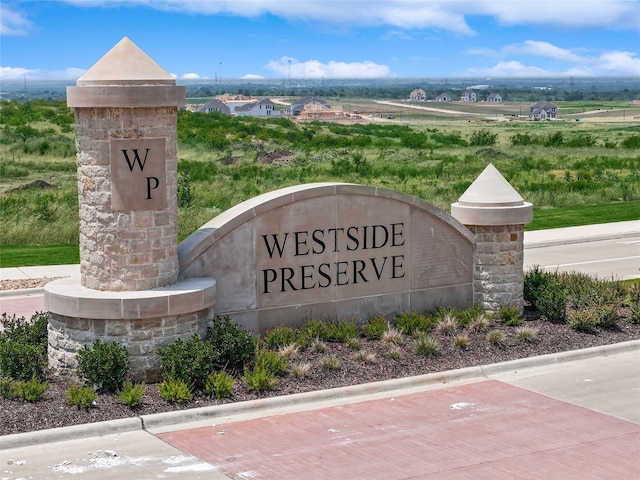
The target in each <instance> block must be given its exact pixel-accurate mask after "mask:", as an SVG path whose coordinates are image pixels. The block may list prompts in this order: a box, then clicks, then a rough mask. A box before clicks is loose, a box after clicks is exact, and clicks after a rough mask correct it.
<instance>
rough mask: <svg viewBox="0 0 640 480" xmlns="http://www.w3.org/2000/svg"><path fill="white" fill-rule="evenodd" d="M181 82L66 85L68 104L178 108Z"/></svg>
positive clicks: (181, 102) (182, 99) (181, 100)
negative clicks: (170, 83) (166, 83)
mask: <svg viewBox="0 0 640 480" xmlns="http://www.w3.org/2000/svg"><path fill="white" fill-rule="evenodd" d="M185 92H186V87H185V86H184V85H121V86H104V85H102V86H90V87H67V105H68V106H69V107H75V108H77V107H87V108H91V107H168V106H175V107H181V106H183V105H184V103H185Z"/></svg>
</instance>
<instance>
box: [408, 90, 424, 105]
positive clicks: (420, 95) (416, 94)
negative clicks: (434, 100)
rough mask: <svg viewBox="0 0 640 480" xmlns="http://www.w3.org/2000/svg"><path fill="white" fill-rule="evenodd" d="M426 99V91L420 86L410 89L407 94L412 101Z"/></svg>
mask: <svg viewBox="0 0 640 480" xmlns="http://www.w3.org/2000/svg"><path fill="white" fill-rule="evenodd" d="M426 99H427V93H426V92H425V91H424V90H422V89H421V88H416V89H415V90H412V91H411V93H410V94H409V100H411V101H412V102H424V101H425V100H426Z"/></svg>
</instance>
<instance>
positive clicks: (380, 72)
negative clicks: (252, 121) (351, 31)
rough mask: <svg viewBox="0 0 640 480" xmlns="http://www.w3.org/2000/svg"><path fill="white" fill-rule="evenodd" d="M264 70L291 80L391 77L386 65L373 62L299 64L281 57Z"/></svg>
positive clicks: (272, 61)
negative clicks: (289, 77)
mask: <svg viewBox="0 0 640 480" xmlns="http://www.w3.org/2000/svg"><path fill="white" fill-rule="evenodd" d="M265 68H268V69H269V70H271V71H273V72H275V73H277V74H278V75H280V76H281V77H288V76H289V73H290V76H291V77H293V78H383V77H389V76H391V75H392V72H391V70H390V69H389V67H388V66H386V65H380V64H377V63H374V62H368V61H365V62H351V63H346V62H336V61H333V60H332V61H330V62H328V63H322V62H319V61H318V60H307V61H306V62H299V61H298V60H296V59H293V58H289V57H282V58H281V59H280V60H271V61H270V62H269V63H267V65H265Z"/></svg>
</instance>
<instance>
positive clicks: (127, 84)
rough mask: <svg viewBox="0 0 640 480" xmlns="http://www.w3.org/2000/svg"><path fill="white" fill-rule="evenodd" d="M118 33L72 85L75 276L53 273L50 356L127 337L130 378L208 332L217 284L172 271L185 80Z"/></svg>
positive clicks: (152, 374)
mask: <svg viewBox="0 0 640 480" xmlns="http://www.w3.org/2000/svg"><path fill="white" fill-rule="evenodd" d="M175 83H176V82H175V80H174V79H173V78H172V77H171V75H169V74H168V73H167V72H166V71H165V70H163V69H162V68H161V67H160V66H159V65H158V64H157V63H155V62H154V61H153V60H152V59H151V58H149V57H148V56H147V55H146V54H145V53H144V52H143V51H142V50H140V49H139V48H138V47H137V46H136V45H135V44H134V43H133V42H131V40H129V39H128V38H126V37H125V38H123V39H122V40H121V41H120V42H119V43H118V44H117V45H116V46H115V47H113V48H112V49H111V50H110V51H109V52H108V53H107V54H106V55H104V56H103V57H102V58H101V59H100V60H99V61H98V62H97V63H96V64H95V65H94V66H93V67H91V68H90V69H89V70H88V71H87V72H86V73H85V74H84V75H83V76H82V77H80V78H79V79H78V81H77V85H76V86H75V87H69V88H68V90H67V104H68V105H69V106H70V107H73V108H74V109H75V118H76V134H77V145H78V196H79V200H80V261H81V267H80V271H81V275H80V277H79V278H64V279H59V280H55V281H53V282H50V283H48V284H47V285H46V286H45V289H44V299H45V307H46V309H47V311H48V312H49V329H48V343H49V346H48V357H49V365H50V366H51V367H53V368H57V369H67V368H68V369H74V368H76V367H77V353H78V351H79V350H81V349H82V348H83V347H86V346H91V345H92V344H93V343H94V342H95V341H96V340H102V341H105V342H106V341H115V342H117V343H120V344H122V345H124V346H126V348H127V351H128V354H129V371H130V373H131V375H132V376H133V378H134V379H135V380H144V381H157V380H159V378H160V373H161V372H160V357H159V356H158V354H157V351H158V348H160V347H163V346H165V345H168V344H169V343H171V342H173V341H175V340H177V339H187V338H189V337H191V336H192V335H194V334H204V333H205V332H206V329H207V326H208V325H210V323H211V320H212V319H213V314H214V310H213V305H214V303H215V300H216V282H215V279H213V278H210V277H204V278H190V279H186V280H182V281H178V274H179V263H178V232H177V228H178V208H177V202H178V199H177V148H176V140H177V120H178V107H179V105H181V104H182V103H184V96H185V89H184V87H179V86H176V84H175Z"/></svg>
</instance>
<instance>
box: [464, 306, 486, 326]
mask: <svg viewBox="0 0 640 480" xmlns="http://www.w3.org/2000/svg"><path fill="white" fill-rule="evenodd" d="M483 315H485V313H484V310H482V307H481V306H480V305H472V306H470V307H468V308H466V309H465V310H461V311H459V312H458V313H457V317H458V324H459V325H460V326H461V327H468V326H469V325H470V324H471V322H473V321H474V320H475V319H477V318H478V317H480V316H483Z"/></svg>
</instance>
